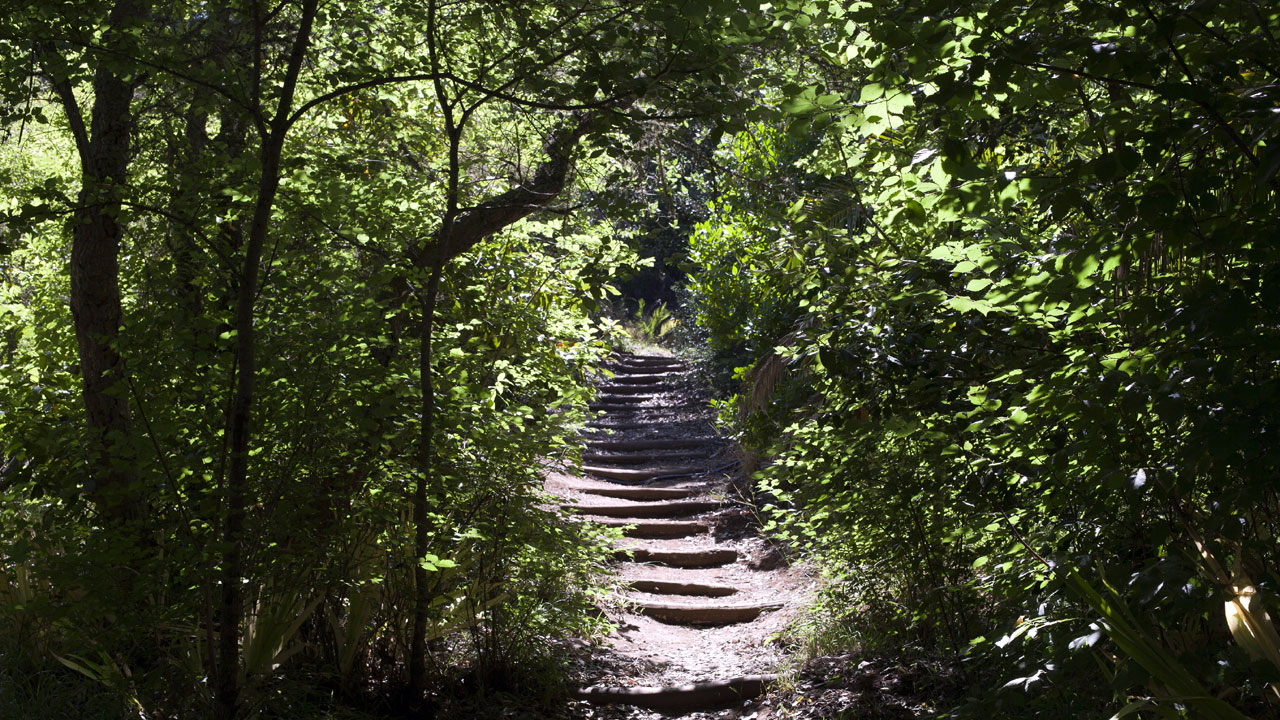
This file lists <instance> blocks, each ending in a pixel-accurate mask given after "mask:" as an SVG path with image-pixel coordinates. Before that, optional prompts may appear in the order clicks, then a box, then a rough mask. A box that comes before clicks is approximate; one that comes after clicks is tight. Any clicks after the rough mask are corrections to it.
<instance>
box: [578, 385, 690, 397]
mask: <svg viewBox="0 0 1280 720" xmlns="http://www.w3.org/2000/svg"><path fill="white" fill-rule="evenodd" d="M671 389H672V387H671V386H670V385H667V384H665V383H645V384H643V385H614V384H608V385H597V386H596V390H598V391H600V393H601V394H602V396H603V395H626V396H628V397H630V396H634V395H659V394H661V393H664V392H667V391H669V390H671Z"/></svg>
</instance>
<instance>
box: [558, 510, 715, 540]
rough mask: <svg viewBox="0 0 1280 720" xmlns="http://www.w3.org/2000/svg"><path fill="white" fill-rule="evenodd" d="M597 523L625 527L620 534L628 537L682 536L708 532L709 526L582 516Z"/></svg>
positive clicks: (683, 521) (689, 521)
mask: <svg viewBox="0 0 1280 720" xmlns="http://www.w3.org/2000/svg"><path fill="white" fill-rule="evenodd" d="M583 517H585V518H586V519H587V520H590V521H591V522H593V523H596V524H598V525H606V526H608V527H614V528H625V529H624V530H623V531H622V534H623V535H625V536H627V537H630V538H639V539H658V538H682V537H691V536H693V535H701V534H702V533H705V532H710V531H711V527H710V526H708V525H707V524H706V523H704V522H699V521H697V520H647V519H642V518H621V519H620V518H606V517H592V516H590V515H585V516H583Z"/></svg>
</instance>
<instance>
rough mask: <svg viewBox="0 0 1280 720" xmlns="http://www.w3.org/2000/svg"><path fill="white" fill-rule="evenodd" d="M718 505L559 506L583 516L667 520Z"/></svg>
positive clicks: (707, 502) (684, 502)
mask: <svg viewBox="0 0 1280 720" xmlns="http://www.w3.org/2000/svg"><path fill="white" fill-rule="evenodd" d="M718 507H720V503H718V502H715V501H714V500H667V501H662V502H653V503H647V504H644V505H561V506H560V509H561V510H569V511H574V510H577V511H578V512H581V513H583V514H585V515H600V516H603V517H617V518H669V517H679V516H681V515H697V514H699V513H704V512H707V511H708V510H715V509H716V508H718Z"/></svg>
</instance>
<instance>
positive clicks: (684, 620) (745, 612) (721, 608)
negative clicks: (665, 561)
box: [634, 602, 782, 625]
mask: <svg viewBox="0 0 1280 720" xmlns="http://www.w3.org/2000/svg"><path fill="white" fill-rule="evenodd" d="M634 607H635V608H636V610H637V611H639V612H640V613H641V614H644V615H648V616H649V617H651V618H653V619H654V620H661V621H662V622H665V623H672V624H675V625H729V624H732V623H740V622H751V621H752V620H755V619H756V618H757V617H759V616H760V613H762V612H765V611H767V610H777V609H779V608H781V607H782V603H755V604H750V605H690V604H687V603H653V602H642V603H634Z"/></svg>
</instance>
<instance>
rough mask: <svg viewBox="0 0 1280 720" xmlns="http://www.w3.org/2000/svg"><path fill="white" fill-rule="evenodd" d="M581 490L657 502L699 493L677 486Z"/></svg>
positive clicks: (594, 493)
mask: <svg viewBox="0 0 1280 720" xmlns="http://www.w3.org/2000/svg"><path fill="white" fill-rule="evenodd" d="M579 492H583V493H586V494H588V495H598V496H600V497H608V498H618V499H619V500H637V501H640V502H656V501H659V500H679V499H682V498H687V497H692V496H694V495H697V494H698V493H697V491H695V490H680V489H677V488H644V487H636V488H629V487H617V488H582V489H580V490H579Z"/></svg>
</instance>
